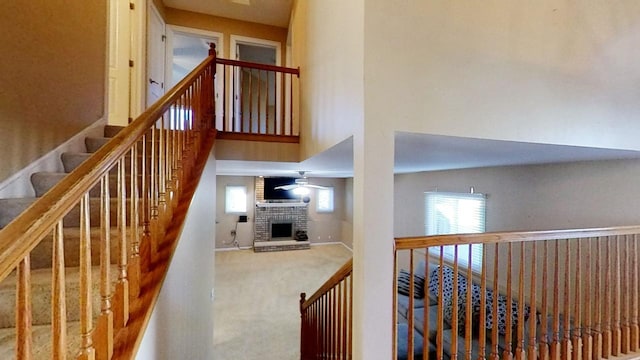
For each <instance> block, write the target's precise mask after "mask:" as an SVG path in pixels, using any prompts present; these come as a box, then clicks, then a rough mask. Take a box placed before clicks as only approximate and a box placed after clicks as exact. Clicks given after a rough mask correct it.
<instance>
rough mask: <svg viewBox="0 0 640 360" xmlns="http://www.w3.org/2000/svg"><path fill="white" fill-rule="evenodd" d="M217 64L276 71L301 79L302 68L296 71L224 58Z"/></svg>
mask: <svg viewBox="0 0 640 360" xmlns="http://www.w3.org/2000/svg"><path fill="white" fill-rule="evenodd" d="M216 64H221V65H231V66H237V67H243V68H248V69H257V70H266V71H275V72H280V73H285V74H293V75H296V76H298V77H300V68H297V69H295V68H288V67H284V66H276V65H267V64H258V63H252V62H248V61H240V60H231V59H222V58H217V59H216Z"/></svg>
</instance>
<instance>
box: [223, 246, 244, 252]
mask: <svg viewBox="0 0 640 360" xmlns="http://www.w3.org/2000/svg"><path fill="white" fill-rule="evenodd" d="M251 249H253V246H240V247H239V248H237V247H229V248H217V249H216V252H218V251H238V250H251Z"/></svg>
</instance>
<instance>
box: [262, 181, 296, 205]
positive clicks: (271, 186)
mask: <svg viewBox="0 0 640 360" xmlns="http://www.w3.org/2000/svg"><path fill="white" fill-rule="evenodd" d="M295 183H296V179H295V178H289V177H266V178H264V199H265V200H297V199H300V196H298V195H296V194H294V193H293V191H292V190H282V189H275V187H276V186H281V185H292V184H295Z"/></svg>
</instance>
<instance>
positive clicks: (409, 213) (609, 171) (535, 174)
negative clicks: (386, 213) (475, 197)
mask: <svg viewBox="0 0 640 360" xmlns="http://www.w3.org/2000/svg"><path fill="white" fill-rule="evenodd" d="M639 177H640V160H610V161H591V162H574V163H566V164H552V165H534V166H508V167H493V168H480V169H466V170H451V171H434V172H422V173H415V174H402V175H396V176H395V196H394V204H395V206H394V227H395V228H394V234H395V236H397V237H403V236H420V235H424V225H425V221H424V216H425V215H424V192H425V191H434V190H436V189H437V190H438V191H453V192H468V191H469V187H471V186H473V187H474V188H475V191H476V192H479V193H485V194H487V195H488V198H487V213H486V220H487V228H486V230H487V231H489V232H491V231H518V230H558V229H571V228H587V227H588V228H592V227H608V226H622V225H638V224H640V211H638V209H637V204H638V202H640V189H639V188H638V187H637V186H636V184H635V183H634V182H633V181H629V179H636V178H639Z"/></svg>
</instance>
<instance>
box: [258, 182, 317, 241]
mask: <svg viewBox="0 0 640 360" xmlns="http://www.w3.org/2000/svg"><path fill="white" fill-rule="evenodd" d="M263 184H264V183H263V181H262V179H261V178H258V179H256V211H255V217H254V221H255V224H254V240H253V245H254V247H253V248H254V251H281V250H298V249H308V248H309V247H310V244H309V241H296V240H294V236H295V233H296V231H305V232H306V231H307V220H308V212H307V205H308V204H306V203H302V202H290V201H289V202H286V201H285V202H265V201H264V200H263V196H264V195H263V191H264V185H263ZM289 224H290V226H291V231H290V233H289V232H288V230H287V228H288V227H289ZM274 230H275V232H276V235H279V236H277V237H272V234H273V232H274Z"/></svg>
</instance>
